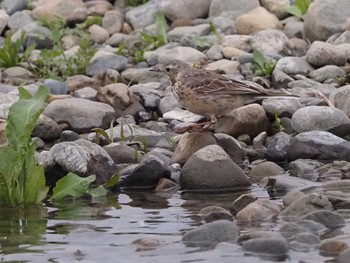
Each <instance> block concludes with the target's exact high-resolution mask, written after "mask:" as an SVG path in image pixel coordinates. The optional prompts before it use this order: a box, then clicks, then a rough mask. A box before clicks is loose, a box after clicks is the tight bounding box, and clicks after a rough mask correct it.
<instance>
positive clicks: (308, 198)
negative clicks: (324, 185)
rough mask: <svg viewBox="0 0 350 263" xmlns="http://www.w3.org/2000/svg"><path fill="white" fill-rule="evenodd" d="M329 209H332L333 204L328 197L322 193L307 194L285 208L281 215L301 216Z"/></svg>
mask: <svg viewBox="0 0 350 263" xmlns="http://www.w3.org/2000/svg"><path fill="white" fill-rule="evenodd" d="M320 210H328V211H332V210H333V206H332V204H331V202H329V200H328V198H327V197H326V196H325V195H322V194H313V193H312V194H307V195H305V196H303V197H301V198H299V199H297V200H296V201H294V202H293V203H292V204H290V205H289V206H288V207H287V208H286V209H284V210H283V212H282V213H281V216H285V217H290V218H301V217H303V216H304V215H307V214H309V213H310V212H315V211H320Z"/></svg>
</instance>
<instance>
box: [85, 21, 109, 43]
mask: <svg viewBox="0 0 350 263" xmlns="http://www.w3.org/2000/svg"><path fill="white" fill-rule="evenodd" d="M88 31H89V38H90V39H91V40H92V41H93V42H94V43H96V44H102V43H104V42H106V40H107V39H108V38H109V33H108V31H107V30H106V29H104V28H103V27H101V26H98V25H92V26H90V27H89V30H88Z"/></svg>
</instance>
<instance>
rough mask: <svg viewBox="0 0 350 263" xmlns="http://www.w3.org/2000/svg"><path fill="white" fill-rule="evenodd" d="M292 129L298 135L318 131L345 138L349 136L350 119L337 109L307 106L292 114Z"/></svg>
mask: <svg viewBox="0 0 350 263" xmlns="http://www.w3.org/2000/svg"><path fill="white" fill-rule="evenodd" d="M292 127H293V129H294V130H295V131H296V132H298V133H302V132H307V131H316V130H319V131H328V132H331V133H333V134H335V135H338V136H345V135H347V134H349V128H350V119H349V117H348V116H347V115H346V114H345V113H344V112H343V111H341V110H339V109H337V108H331V107H328V106H308V107H303V108H301V109H299V110H297V111H296V112H295V113H294V114H293V117H292Z"/></svg>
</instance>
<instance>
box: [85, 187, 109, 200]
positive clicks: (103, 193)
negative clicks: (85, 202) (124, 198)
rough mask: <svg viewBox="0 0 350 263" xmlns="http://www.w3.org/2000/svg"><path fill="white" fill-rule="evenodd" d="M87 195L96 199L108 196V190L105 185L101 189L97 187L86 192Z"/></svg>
mask: <svg viewBox="0 0 350 263" xmlns="http://www.w3.org/2000/svg"><path fill="white" fill-rule="evenodd" d="M86 193H87V194H89V195H91V196H92V197H94V198H98V197H102V196H106V195H107V193H108V190H107V189H106V188H104V187H103V185H100V186H99V187H96V188H94V189H91V190H87V191H86Z"/></svg>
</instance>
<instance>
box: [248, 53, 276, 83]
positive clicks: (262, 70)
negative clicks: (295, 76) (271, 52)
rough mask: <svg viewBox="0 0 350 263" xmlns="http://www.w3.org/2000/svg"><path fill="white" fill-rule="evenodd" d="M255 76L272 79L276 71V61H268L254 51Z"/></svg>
mask: <svg viewBox="0 0 350 263" xmlns="http://www.w3.org/2000/svg"><path fill="white" fill-rule="evenodd" d="M253 60H254V66H255V68H254V74H255V75H256V76H267V77H270V76H271V75H272V73H273V71H274V69H275V66H276V61H275V60H274V59H267V58H266V57H265V56H264V55H263V54H262V53H261V52H260V51H258V50H254V52H253Z"/></svg>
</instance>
